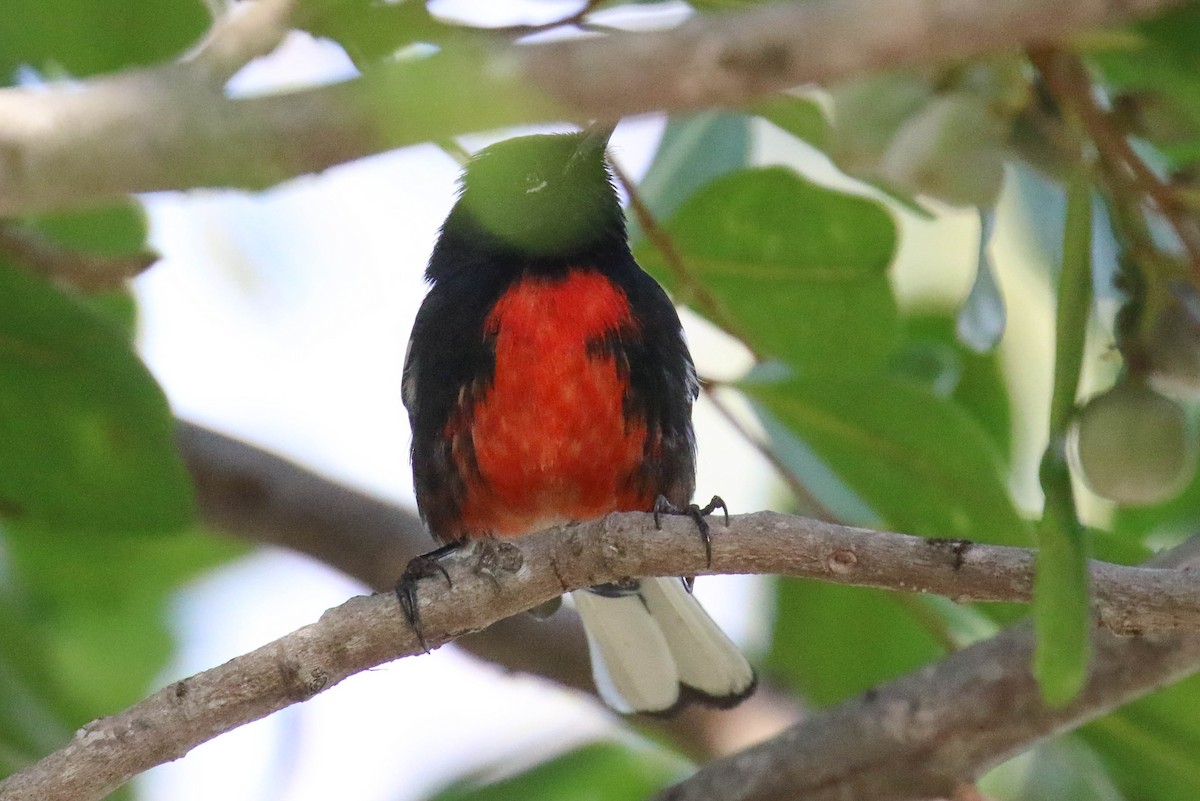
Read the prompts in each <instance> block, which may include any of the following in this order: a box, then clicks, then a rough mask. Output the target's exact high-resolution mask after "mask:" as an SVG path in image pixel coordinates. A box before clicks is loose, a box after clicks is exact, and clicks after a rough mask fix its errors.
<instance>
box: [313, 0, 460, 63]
mask: <svg viewBox="0 0 1200 801" xmlns="http://www.w3.org/2000/svg"><path fill="white" fill-rule="evenodd" d="M295 24H296V26H297V27H299V28H302V29H303V30H306V31H308V32H309V33H311V34H312V35H313V36H322V37H326V38H329V39H333V40H334V41H336V42H337V43H338V44H340V45H341V46H342V47H343V48H345V50H346V53H347V54H348V55H349V56H350V58H351V59H353V60H354V63H355V65H356V66H358V68H359V69H369V68H370V67H371V66H372V65H374V64H377V63H380V62H381V61H382V60H384V59H386V58H389V57H391V56H394V55H395V54H396V53H397V52H399V51H401V50H403V48H405V47H407V46H409V45H412V44H414V43H417V42H424V43H428V44H443V43H446V42H449V41H452V40H454V39H456V38H464V37H467V36H470V35H471V33H472V31H471V30H470V29H468V28H464V27H463V26H458V25H453V24H449V23H445V22H442V21H440V20H438V19H437V18H435V17H434V16H433V15H432V14H430V13H429V11H428V9H427V8H426V7H425V3H417V2H399V3H376V2H366V1H365V0H305V2H303V3H301V4H300V5H299V8H298V13H297V15H296V23H295Z"/></svg>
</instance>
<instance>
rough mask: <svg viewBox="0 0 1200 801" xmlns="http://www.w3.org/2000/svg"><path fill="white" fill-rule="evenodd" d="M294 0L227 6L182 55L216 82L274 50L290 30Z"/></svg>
mask: <svg viewBox="0 0 1200 801" xmlns="http://www.w3.org/2000/svg"><path fill="white" fill-rule="evenodd" d="M295 11H296V0H253V2H246V0H243V2H240V3H237V4H235V5H232V6H230V7H229V8H228V9H227V10H226V11H225V12H224V13H223V14H222V15H221V16H220V17H219V18H218V19H217V20H216V21H215V22H214V23H213V26H212V28H210V29H209V32H208V34H207V35H206V36H205V37H204V39H203V41H201V42H200V44H199V45H198V46H197V47H196V49H195V50H194V51H193V52H192V53H190V54H188V55H187V56H185V57H184V60H185V61H186V62H190V63H192V64H195V65H196V66H198V67H200V68H201V69H203V70H204V71H205V72H206V73H207V74H208V76H209V77H210V78H211V79H212V80H213V81H214V82H215V83H217V84H224V83H225V82H226V81H227V80H229V79H230V78H232V77H233V75H234V73H236V72H237V71H238V70H240V69H241V68H242V67H244V66H246V64H248V63H250V61H252V60H253V59H255V58H258V57H259V56H265V55H267V54H268V53H270V52H271V51H273V50H274V49H275V48H276V47H278V46H279V44H280V43H281V42H282V41H283V39H284V37H285V36H286V35H287V33H288V30H289V29H290V23H291V20H292V15H293V14H294V13H295Z"/></svg>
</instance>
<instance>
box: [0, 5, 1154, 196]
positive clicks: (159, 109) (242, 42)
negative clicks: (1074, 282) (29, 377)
mask: <svg viewBox="0 0 1200 801" xmlns="http://www.w3.org/2000/svg"><path fill="white" fill-rule="evenodd" d="M1177 2H1178V0H1078V1H1077V2H1073V3H1068V4H1059V3H1053V4H1051V3H1044V2H1042V1H1041V0H980V1H979V2H966V1H965V0H896V2H892V3H891V4H889V6H888V8H887V13H879V6H878V4H877V2H875V0H816V1H815V2H796V3H790V4H781V5H772V4H768V5H764V6H756V7H753V8H749V9H746V10H744V11H740V12H738V13H729V14H719V15H718V14H714V15H702V16H697V17H694V18H693V19H691V20H689V21H688V22H685V23H684V24H682V25H680V26H679V27H677V28H675V29H673V30H670V31H653V32H644V33H614V34H611V35H609V36H604V37H596V38H586V39H575V40H568V41H556V42H547V43H541V44H531V45H521V46H511V45H510V46H501V45H491V46H485V47H482V48H478V49H474V48H447V49H446V50H445V51H443V52H442V53H440V54H438V55H437V56H434V57H431V58H427V59H424V60H421V61H417V62H411V63H404V62H402V63H395V64H390V65H384V66H381V67H379V68H377V69H376V70H374V71H372V72H371V73H370V74H368V75H365V76H363V77H362V78H360V79H357V80H354V81H349V82H347V83H343V84H338V85H335V86H326V87H322V88H318V89H311V90H308V91H302V92H296V93H292V94H286V95H279V96H273V97H261V98H250V99H240V100H234V99H230V98H227V97H225V95H224V94H223V92H222V91H221V88H220V87H219V86H218V85H216V84H215V83H214V82H213V80H212V77H213V70H211V69H209V68H207V67H203V68H202V65H197V64H192V63H182V64H173V65H167V66H163V67H159V68H154V69H147V70H137V71H130V72H127V73H122V74H119V75H115V76H110V77H106V78H97V79H93V80H89V81H83V82H79V83H72V84H71V85H70V86H52V87H50V88H39V89H38V90H36V91H33V90H27V89H6V90H0V216H10V215H17V214H30V213H34V212H39V211H46V210H50V209H58V208H66V207H72V206H79V205H84V204H94V203H97V202H100V201H103V200H107V199H112V198H115V197H118V196H121V195H124V194H127V193H130V192H147V191H154V190H164V189H187V188H193V187H204V186H219V187H223V186H228V187H241V188H251V189H253V188H261V187H265V186H270V185H272V184H275V183H278V182H280V181H282V180H285V179H287V178H290V177H294V176H296V175H300V174H304V173H309V172H316V171H320V170H323V169H326V168H328V167H331V166H333V165H336V164H341V163H344V162H347V161H351V160H353V159H356V158H360V157H363V156H366V155H370V154H373V153H378V152H381V151H383V150H387V149H391V148H395V147H402V146H405V145H411V144H415V143H417V142H423V141H431V140H438V139H441V138H445V137H447V136H451V135H454V134H459V133H464V132H468V131H477V130H483V129H488V128H496V127H502V126H505V125H513V124H518V123H533V122H549V121H555V120H563V119H576V120H580V119H588V118H599V119H606V120H614V119H616V118H618V117H622V116H626V115H630V114H638V113H643V112H648V111H657V110H667V111H684V110H691V109H699V108H708V107H713V106H731V105H739V104H743V103H746V102H749V101H751V100H753V99H755V98H757V97H760V96H762V95H765V94H768V93H771V92H775V91H779V90H782V89H786V88H789V87H793V86H797V85H800V84H805V83H812V82H828V81H836V80H842V79H846V78H851V77H855V76H858V75H863V74H865V73H869V72H874V71H878V70H885V69H899V68H905V67H913V66H917V65H921V64H929V63H935V62H939V61H946V60H951V59H962V58H969V57H972V56H979V55H983V54H986V53H991V52H995V51H998V50H1005V49H1014V48H1017V47H1020V46H1023V45H1029V44H1033V43H1040V42H1050V41H1054V40H1056V39H1060V38H1062V37H1065V36H1069V35H1070V34H1072V33H1074V32H1076V31H1080V30H1083V29H1086V28H1090V27H1094V26H1097V25H1110V24H1116V23H1119V22H1122V21H1125V20H1128V19H1131V18H1134V17H1136V16H1140V15H1145V14H1149V13H1152V12H1155V11H1161V10H1163V9H1166V8H1168V7H1170V6H1172V5H1175V4H1176V3H1177ZM268 3H269V4H268ZM260 4H263V5H262V6H261V8H257V7H256V9H249V10H247V12H246V14H247V15H248V14H250V13H251V12H255V11H256V10H257V11H261V17H262V18H263V19H264V20H266V21H267V22H271V23H272V24H271V25H265V26H264V28H263V31H265V32H266V33H263V34H262V35H261V36H258V35H256V36H247V37H244V38H243V37H240V35H239V36H237V37H235V36H232V35H229V36H228V37H227V38H225V39H221V38H220V37H218V39H217V42H218V43H219V42H221V41H228V42H233V44H231V45H230V46H229V48H228V49H227V50H226V49H224V48H223V46H222V47H217V45H215V44H213V45H210V46H209V47H208V48H207V52H209V53H212V55H211V57H209V58H210V62H211V63H215V64H216V65H217V67H216V68H215V72H216V74H222V72H226V73H227V72H228V71H229V68H230V67H231V66H233V65H235V64H236V63H237V61H238V59H239V58H243V57H247V56H248V55H252V54H253V53H255V52H258V51H259V50H261V49H262V47H264V46H265V43H268V42H270V41H273V38H272V37H273V34H272V33H271V31H276V32H278V30H279V28H278V26H277V25H274V23H275V22H276V21H278V18H277V17H274V16H272V13H273V11H277V10H280V9H282V10H283V11H284V12H286V10H287V8H288V4H287V3H286V2H283V0H279V2H277V0H260ZM235 22H236V20H235ZM230 24H233V23H230ZM202 52H204V51H202Z"/></svg>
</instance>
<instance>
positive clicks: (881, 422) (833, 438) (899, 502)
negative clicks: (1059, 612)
mask: <svg viewBox="0 0 1200 801" xmlns="http://www.w3.org/2000/svg"><path fill="white" fill-rule="evenodd" d="M743 389H744V391H745V392H746V393H747V394H748V395H750V396H751V397H752V398H755V399H757V400H758V401H760V402H761V403H763V404H764V405H765V406H766V407H767V409H768V410H769V411H770V412H771V413H772V414H774V415H775V416H776V417H777V418H778V419H779V420H780V421H781V422H783V423H784V424H785V425H787V426H788V427H789V428H790V429H791V430H792V431H793V432H795V433H796V435H797V436H798V437H800V438H801V439H802V440H803V441H804V442H806V443H807V444H808V445H809V446H811V447H812V448H813V450H815V451H816V452H817V454H818V455H820V457H821V458H822V459H823V460H824V461H825V462H826V463H827V464H828V465H829V466H830V467H832V468H833V470H834V471H836V472H837V473H838V475H839V476H840V477H841V478H842V480H843V481H845V482H846V483H847V484H848V485H849V486H850V487H851V489H853V490H854V491H855V492H856V493H857V494H858V495H859V496H861V497H862V498H863V499H864V500H865V501H866V502H867V503H868V504H870V505H871V507H872V508H873V509H874V510H875V511H876V512H877V513H878V514H879V515H880V516H881V517H882V518H883V521H884V524H885V525H887V526H889V527H891V528H895V529H898V530H901V531H908V532H913V533H919V534H922V535H924V536H930V537H952V538H966V539H980V540H985V541H989V542H999V543H1007V544H1020V545H1027V544H1028V542H1029V527H1028V524H1027V523H1026V522H1025V521H1024V520H1022V519H1021V517H1020V516H1019V515H1018V514H1017V511H1016V509H1015V507H1014V506H1013V502H1012V499H1011V497H1010V496H1009V493H1008V489H1007V481H1006V471H1005V469H1004V460H1003V458H1002V457H1001V456H1000V454H999V452H998V451H997V449H996V446H995V444H994V443H993V442H992V440H991V439H990V438H989V436H988V435H987V433H986V432H985V431H984V429H983V428H981V427H980V425H979V423H978V422H977V421H976V420H974V419H973V418H972V417H971V415H969V414H968V413H967V412H966V411H965V410H964V409H963V408H962V407H961V406H959V405H958V404H957V403H955V402H954V401H952V400H949V399H946V398H942V397H939V396H938V395H936V394H935V393H934V392H932V391H931V390H930V389H928V388H927V387H923V386H919V385H917V384H914V383H913V382H911V381H905V380H900V379H896V378H891V377H886V376H873V377H866V378H858V379H822V380H804V379H793V380H791V381H788V382H785V383H777V384H747V385H744V386H743Z"/></svg>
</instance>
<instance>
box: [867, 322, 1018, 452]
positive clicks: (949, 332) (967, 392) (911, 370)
mask: <svg viewBox="0 0 1200 801" xmlns="http://www.w3.org/2000/svg"><path fill="white" fill-rule="evenodd" d="M956 322H957V321H956V320H955V318H954V317H952V316H951V315H950V314H949V313H948V312H944V311H927V312H921V313H917V314H913V315H910V316H908V317H906V318H905V319H904V341H903V344H902V345H901V346H900V348H899V349H898V350H897V352H896V355H895V356H894V357H893V358H892V360H891V362H890V372H891V373H892V374H893V375H895V376H897V377H904V378H908V379H910V380H916V381H920V382H921V383H923V384H926V385H927V386H928V387H929V388H930V390H932V391H933V392H935V393H936V394H938V395H939V396H941V397H944V398H949V399H952V400H954V401H956V402H957V403H958V404H959V405H960V406H961V407H962V408H963V409H964V410H965V411H966V412H968V413H969V414H970V415H971V416H972V417H974V418H975V421H976V422H977V423H978V424H979V425H980V427H982V428H983V429H984V431H986V432H987V435H988V437H989V438H990V439H991V440H992V444H993V448H994V450H995V452H996V453H997V454H998V455H999V457H1000V459H1001V460H1002V461H1003V462H1004V463H1005V464H1006V465H1007V464H1008V456H1009V453H1010V452H1011V450H1012V413H1011V410H1010V409H1009V402H1008V389H1007V387H1006V386H1005V382H1004V372H1003V367H1002V365H1001V364H1000V358H999V357H998V356H997V355H996V354H995V353H978V352H976V351H975V350H974V349H973V348H971V347H969V346H967V345H966V344H964V343H963V341H962V340H961V339H960V338H959V337H958V336H957V333H956V331H957V327H956Z"/></svg>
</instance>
